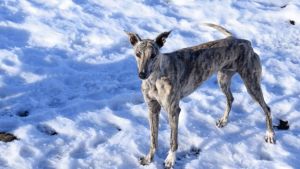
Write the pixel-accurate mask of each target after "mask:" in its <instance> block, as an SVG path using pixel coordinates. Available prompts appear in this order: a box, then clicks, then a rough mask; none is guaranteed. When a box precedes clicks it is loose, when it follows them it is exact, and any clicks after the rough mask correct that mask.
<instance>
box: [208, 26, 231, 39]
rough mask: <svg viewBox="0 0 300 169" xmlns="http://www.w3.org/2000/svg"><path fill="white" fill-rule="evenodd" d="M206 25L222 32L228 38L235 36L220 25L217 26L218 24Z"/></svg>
mask: <svg viewBox="0 0 300 169" xmlns="http://www.w3.org/2000/svg"><path fill="white" fill-rule="evenodd" d="M204 25H206V26H209V27H212V28H215V29H217V30H218V31H220V32H222V33H223V34H224V35H226V36H227V37H229V36H233V35H232V33H231V32H229V31H228V30H227V29H225V28H223V27H222V26H220V25H216V24H213V23H204Z"/></svg>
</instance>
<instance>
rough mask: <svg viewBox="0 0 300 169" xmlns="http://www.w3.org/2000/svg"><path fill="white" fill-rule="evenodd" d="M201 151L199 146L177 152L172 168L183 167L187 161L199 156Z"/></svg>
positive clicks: (178, 168)
mask: <svg viewBox="0 0 300 169" xmlns="http://www.w3.org/2000/svg"><path fill="white" fill-rule="evenodd" d="M200 152H201V149H200V148H197V147H192V148H191V149H190V150H187V151H183V152H178V153H177V157H176V162H175V165H174V167H173V168H174V169H181V168H184V165H185V164H186V163H188V162H189V161H192V160H195V159H197V158H198V157H199V155H200Z"/></svg>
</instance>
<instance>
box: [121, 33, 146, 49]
mask: <svg viewBox="0 0 300 169" xmlns="http://www.w3.org/2000/svg"><path fill="white" fill-rule="evenodd" d="M124 32H125V33H126V34H127V35H128V37H129V41H130V43H131V45H132V46H134V45H135V44H136V43H138V42H139V41H141V40H142V39H141V38H140V37H139V35H138V34H136V33H133V32H126V31H124Z"/></svg>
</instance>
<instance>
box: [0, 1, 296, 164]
mask: <svg viewBox="0 0 300 169" xmlns="http://www.w3.org/2000/svg"><path fill="white" fill-rule="evenodd" d="M284 5H286V6H285V7H283V6H284ZM299 18H300V3H299V1H297V0H289V1H284V0H276V1H272V2H271V1H263V0H255V1H235V0H227V1H222V2H221V1H208V0H207V1H196V0H188V1H180V0H150V1H141V0H134V1H132V0H123V1H111V0H101V1H100V0H73V1H72V0H63V1H62V0H51V1H47V0H2V1H1V2H0V131H6V132H10V133H13V134H14V135H16V136H17V137H18V138H19V140H15V141H13V142H10V143H4V142H0V152H1V153H0V168H5V169H6V168H7V169H15V168H18V169H27V168H63V169H65V168H99V169H100V168H101V169H112V168H120V169H127V168H149V169H156V168H162V165H163V162H164V160H165V158H166V156H167V153H168V149H169V134H170V129H169V126H168V121H167V114H166V112H164V111H162V113H161V114H160V128H159V141H158V142H159V149H158V150H157V153H156V156H155V158H154V161H153V163H151V164H150V165H149V166H141V165H140V164H139V162H138V158H139V157H140V156H142V155H144V154H146V153H147V152H148V148H149V144H150V142H149V140H150V137H149V132H150V131H149V126H148V118H147V116H148V114H147V106H146V105H145V104H144V101H143V96H142V94H141V91H140V84H141V81H140V80H139V79H138V76H137V71H136V70H137V68H136V63H135V59H134V58H133V50H132V47H131V45H130V43H129V42H128V39H127V36H126V34H125V33H124V30H125V31H133V32H136V33H138V34H139V35H140V36H141V37H143V38H154V37H155V36H157V35H158V34H159V33H160V32H162V31H167V30H173V31H172V33H171V35H170V37H169V38H168V39H167V42H166V44H165V46H164V47H163V49H162V51H163V52H168V51H173V50H176V49H180V48H183V47H188V46H192V45H197V44H199V43H204V42H207V41H210V40H214V39H219V38H223V37H224V36H223V35H222V34H221V33H219V32H218V31H215V30H213V29H211V28H209V27H206V26H204V25H203V24H202V23H207V22H210V23H217V24H220V25H222V26H224V27H226V28H227V29H229V30H230V31H231V32H233V34H234V35H235V36H237V37H240V38H245V39H248V40H250V41H251V42H252V45H253V47H254V49H255V51H256V52H257V53H258V54H259V55H260V58H261V61H262V65H263V77H262V88H263V92H264V96H265V99H266V101H267V102H268V104H269V105H270V107H271V108H272V115H273V119H274V123H276V119H277V118H281V119H285V120H288V121H289V123H290V130H287V131H276V137H277V143H276V145H269V144H266V143H265V142H264V140H263V137H264V134H265V120H264V119H265V117H264V114H263V112H262V111H261V109H260V107H259V106H258V105H257V104H256V103H255V102H254V101H253V100H252V99H251V97H249V95H248V94H247V92H246V88H245V87H244V85H243V83H242V80H241V79H240V78H239V77H238V76H234V78H233V82H232V87H231V88H232V91H233V95H234V98H235V101H234V103H233V108H232V111H231V114H230V117H229V118H230V119H229V124H228V125H227V126H226V127H225V128H222V129H219V128H217V127H215V122H216V120H217V119H218V118H219V117H221V116H222V114H223V111H224V109H225V105H226V104H225V97H224V95H223V94H222V92H221V91H220V89H219V87H218V85H217V83H216V77H215V76H213V77H212V78H210V79H209V80H208V81H207V82H205V83H204V84H203V85H202V86H201V87H199V88H198V90H196V91H195V92H194V93H192V94H191V95H190V96H188V97H186V98H184V99H183V100H182V101H181V103H180V106H181V109H182V112H181V114H180V120H179V149H178V154H177V157H178V158H179V159H180V160H178V159H177V161H176V163H175V167H174V168H177V169H179V168H186V169H197V168H224V169H226V168H257V169H258V168H270V169H271V168H272V169H282V168H285V169H289V168H299V167H300V162H299V158H300V155H299V154H300V146H299V144H300V130H299V127H300V125H299V124H300V106H299V101H300V96H299V94H300V74H299V72H300V66H299V64H300V36H299V35H300V26H299V25H300V24H299V23H300V20H299ZM290 20H293V21H295V25H292V24H290ZM22 111H28V112H29V115H28V116H26V117H20V116H18V114H19V113H20V112H22ZM198 150H200V153H199V154H197V153H195V152H197V151H198Z"/></svg>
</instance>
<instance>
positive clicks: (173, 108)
mask: <svg viewBox="0 0 300 169" xmlns="http://www.w3.org/2000/svg"><path fill="white" fill-rule="evenodd" d="M169 106H170V107H168V108H167V111H168V117H169V124H170V127H171V135H170V150H169V153H168V156H167V158H166V160H165V168H166V169H169V168H172V166H173V165H174V163H175V160H176V150H177V148H178V142H177V136H178V118H179V113H180V108H179V103H176V104H170V105H169Z"/></svg>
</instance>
